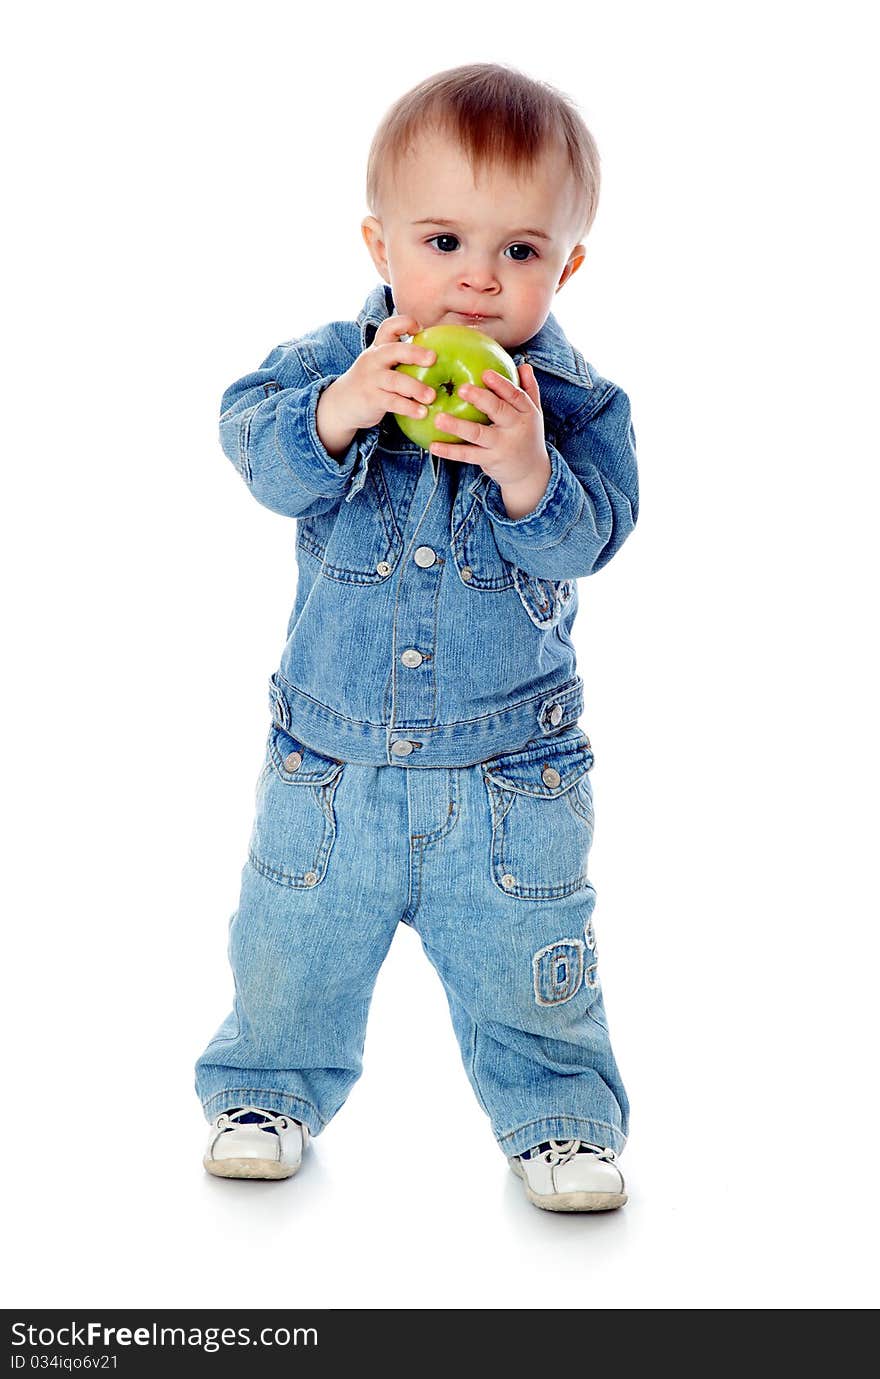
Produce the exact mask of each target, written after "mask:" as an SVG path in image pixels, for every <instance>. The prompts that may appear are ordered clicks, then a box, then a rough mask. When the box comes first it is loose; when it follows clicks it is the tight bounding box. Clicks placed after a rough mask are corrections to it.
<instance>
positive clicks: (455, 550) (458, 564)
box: [451, 489, 514, 590]
mask: <svg viewBox="0 0 880 1379" xmlns="http://www.w3.org/2000/svg"><path fill="white" fill-rule="evenodd" d="M451 546H452V556H453V560H454V563H455V568H456V570H457V572H458V577H459V579H460V580H461V582H462V584H466V585H467V586H468V588H469V589H495V590H498V589H511V588H513V583H514V579H513V576H514V567H513V566H512V565H511V564H510V563H509V562H508V561H506V560H505V559H504V556H503V555H502V554H501V552H500V551H499V549H498V546H497V544H496V542H495V536H494V533H493V531H492V524H491V522H490V521H489V518H488V517H487V515H486V511H485V509H484V507H483V504H482V503H481V502H480V500H479V499H478V498H477V497H476V496H475V495H474V494H471V493H469V492H468V491H467V489H465V490H464V492H462V490H461V489H459V492H458V495H457V497H456V500H455V503H454V504H453V508H452V532H451Z"/></svg>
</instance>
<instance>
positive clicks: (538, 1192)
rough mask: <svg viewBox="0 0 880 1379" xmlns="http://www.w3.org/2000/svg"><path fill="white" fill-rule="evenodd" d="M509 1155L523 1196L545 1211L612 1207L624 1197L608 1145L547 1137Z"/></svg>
mask: <svg viewBox="0 0 880 1379" xmlns="http://www.w3.org/2000/svg"><path fill="white" fill-rule="evenodd" d="M527 1152H528V1155H529V1157H528V1158H524V1157H523V1156H522V1155H521V1154H518V1155H516V1156H515V1157H514V1158H510V1159H508V1163H509V1164H510V1167H511V1168H512V1169H513V1171H514V1173H515V1174H516V1175H517V1176H518V1177H519V1178H522V1180H523V1183H524V1185H525V1190H526V1196H527V1197H528V1199H529V1201H530V1202H533V1203H534V1205H535V1206H536V1207H543V1209H544V1210H545V1211H613V1210H614V1208H615V1207H622V1206H623V1204H624V1202H625V1201H626V1193H625V1192H624V1190H623V1189H624V1181H623V1174H622V1173H621V1171H620V1169H619V1168H618V1167H617V1162H616V1159H617V1156H616V1154H615V1153H614V1152H613V1150H611V1149H603V1148H602V1146H601V1145H598V1144H588V1143H587V1141H586V1140H547V1141H545V1142H544V1143H543V1144H541V1145H536V1146H535V1148H534V1149H530V1150H528V1151H527Z"/></svg>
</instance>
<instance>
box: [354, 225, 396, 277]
mask: <svg viewBox="0 0 880 1379" xmlns="http://www.w3.org/2000/svg"><path fill="white" fill-rule="evenodd" d="M361 234H362V235H363V237H364V243H365V244H366V246H367V248H368V250H369V251H370V258H371V259H372V260H373V263H374V264H375V265H376V268H377V270H378V272H379V276H380V277H382V278H384V279H385V281H386V282H387V283H390V282H391V276H390V274H389V272H388V256H387V254H386V252H385V231H384V230H383V229H382V222H381V220H377V219H376V217H375V216H374V215H368V216H364V219H363V220H362V221H361Z"/></svg>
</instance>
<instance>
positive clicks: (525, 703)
mask: <svg viewBox="0 0 880 1379" xmlns="http://www.w3.org/2000/svg"><path fill="white" fill-rule="evenodd" d="M279 679H281V680H284V683H285V685H286V686H287V687H288V688H289V689H290V690H291V691H292V692H293V693H294V694H295V695H297V696H298V697H299V698H301V699H307V700H308V702H309V703H310V704H313V705H314V707H315V708H316V709H320V710H322V711H323V712H325V713H327V714H329V716H330V718H331V719H332V720H333V721H335V720H336V719H342V721H343V723H350V724H351V725H352V727H355V728H363V727H366V728H378V729H380V730H381V731H383V732H384V731H387V730H388V728H389V727H390V726H391V725H390V724H389V723H372V722H370V721H369V719H362V718H349V717H348V715H347V714H344V713H339V712H338V710H336V709H330V708H329V706H328V705H327V704H323V703H322V702H321V700H320V699H314V698H313V697H312V695H310V694H306V693H305V691H304V690H301V689H300V688H299V687H298V686H297V685H292V684H291V683H290V681H289V680H287V679H285V677H284V676H283V675H281V674H280V673H279ZM582 688H583V681H582V680H581V679H580V676H578V677H577V678H576V679H572V680H567V681H566V682H565V683H564V684H562V685H558V686H557V687H556V688H555V689H551V690H542V691H541V692H540V694H533V695H531V696H530V697H529V698H528V699H518V700H517V701H516V703H514V704H508V705H506V706H505V708H504V710H503V712H504V713H513V712H515V711H516V710H517V709H524V708H528V707H529V706H530V705H531V704H537V703H539V702H543V701H544V700H545V699H548V698H549V699H552V700H553V701H554V702H558V701H559V700H561V699H562V698H563V696H567V697H573V696H574V695H576V694H577V693H578V692H579V691H580V690H581V689H582ZM497 717H498V710H495V711H494V712H492V713H484V714H481V715H480V717H479V718H462V719H459V720H457V722H456V724H455V726H456V727H457V728H461V727H469V726H470V725H471V724H474V723H486V722H488V721H489V720H490V719H494V718H497ZM448 726H449V725H448V724H441V725H440V727H442V728H446V727H448ZM394 730H395V732H397V731H400V730H401V729H400V725H399V724H395V729H394ZM403 731H406V729H403ZM420 731H422V732H429V733H430V732H433V731H434V730H433V729H432V728H430V727H426V726H422V727H421V728H420Z"/></svg>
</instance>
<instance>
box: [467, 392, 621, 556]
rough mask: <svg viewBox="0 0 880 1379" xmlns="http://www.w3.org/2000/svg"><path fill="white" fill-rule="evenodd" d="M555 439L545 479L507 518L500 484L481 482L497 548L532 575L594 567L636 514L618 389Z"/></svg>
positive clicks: (613, 548) (610, 551)
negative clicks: (518, 512) (519, 513)
mask: <svg viewBox="0 0 880 1379" xmlns="http://www.w3.org/2000/svg"><path fill="white" fill-rule="evenodd" d="M557 439H558V440H559V444H560V446H561V447H562V448H561V449H558V448H557V447H556V445H553V444H551V443H550V442H549V441H548V442H547V454H548V457H549V459H550V465H551V472H550V478H549V480H548V483H547V488H546V490H545V492H544V494H543V496H542V497H541V500H540V502H539V503H538V505H537V507H535V508H534V509H533V510H532V511H531V512H527V513H526V514H525V515H524V516H523V517H517V518H511V517H508V516H507V513H506V511H505V508H504V499H503V498H502V495H501V488H500V486H499V485H498V484H497V483H496V482H495V480H494V479H491V478H489V476H488V475H485V476H484V478H485V480H486V482H485V483H484V485H483V489H482V493H483V496H482V501H483V505H484V507H485V509H486V512H487V514H488V516H489V519H490V521H491V523H492V527H493V531H494V535H495V541H496V543H497V546H498V549H499V550H500V552H501V554H502V555H503V556H504V557H505V559H506V560H509V561H510V562H511V563H512V564H514V565H516V566H518V568H519V569H521V570H524V571H525V572H526V573H527V574H530V575H533V576H534V577H535V578H536V579H550V580H563V579H577V578H579V577H580V576H582V575H592V574H595V572H596V571H597V570H601V568H602V566H603V565H607V564H608V561H609V560H610V559H611V557H612V556H613V555H614V553H615V552H616V551H618V550H619V549H620V547H621V546H622V545H623V543H624V541H625V540H626V538H627V537H628V536H629V534H630V532H631V531H632V529H633V527H634V526H635V524H636V519H637V517H638V510H639V483H638V470H637V465H636V437H635V431H634V429H633V424H632V416H631V412H630V401H629V398H628V397H627V395H626V393H625V392H623V391H622V390H621V389H620V388H615V389H614V390H613V391H612V393H611V395H610V397H609V399H608V401H607V402H606V403H605V404H604V405H603V406H601V407H600V409H599V411H598V412H595V413H593V415H592V416H591V417H590V418H589V419H588V420H587V421H586V422H584V423H583V424H582V425H581V426H577V425H576V424H575V426H574V428H573V429H571V430H569V431H568V432H567V434H566V435H565V437H564V439H563V438H561V437H557ZM563 451H564V454H563Z"/></svg>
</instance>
